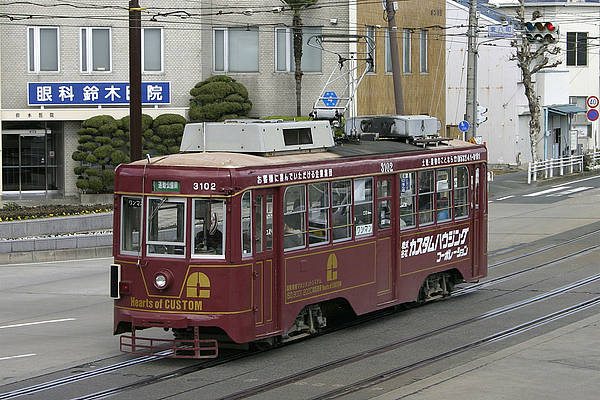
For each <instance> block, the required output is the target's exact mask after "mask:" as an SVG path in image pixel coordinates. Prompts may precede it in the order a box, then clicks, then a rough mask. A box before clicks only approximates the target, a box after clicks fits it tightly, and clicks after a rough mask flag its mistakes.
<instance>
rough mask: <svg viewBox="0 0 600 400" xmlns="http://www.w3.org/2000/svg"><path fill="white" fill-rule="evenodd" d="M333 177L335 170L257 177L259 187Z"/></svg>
mask: <svg viewBox="0 0 600 400" xmlns="http://www.w3.org/2000/svg"><path fill="white" fill-rule="evenodd" d="M332 176H333V169H331V168H323V169H313V170H308V171H300V172H286V173H281V174H264V175H259V176H257V177H256V183H257V184H258V185H267V184H269V183H281V182H294V181H304V180H308V179H321V178H331V177H332Z"/></svg>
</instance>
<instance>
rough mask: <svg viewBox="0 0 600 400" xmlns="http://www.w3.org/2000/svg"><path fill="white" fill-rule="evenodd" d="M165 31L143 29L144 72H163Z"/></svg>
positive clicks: (160, 29)
mask: <svg viewBox="0 0 600 400" xmlns="http://www.w3.org/2000/svg"><path fill="white" fill-rule="evenodd" d="M162 43H163V30H162V28H144V29H142V71H143V72H163V44H162Z"/></svg>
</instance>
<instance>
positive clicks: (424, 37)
mask: <svg viewBox="0 0 600 400" xmlns="http://www.w3.org/2000/svg"><path fill="white" fill-rule="evenodd" d="M428 39H429V38H428V32H427V31H424V30H422V31H421V40H420V43H421V46H420V62H421V68H420V71H421V72H427V71H428V66H427V63H428V60H427V44H428V41H429V40H428Z"/></svg>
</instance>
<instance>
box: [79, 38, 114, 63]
mask: <svg viewBox="0 0 600 400" xmlns="http://www.w3.org/2000/svg"><path fill="white" fill-rule="evenodd" d="M110 33H111V32H110V28H81V30H80V39H81V41H80V44H81V46H80V57H81V72H110V71H111V34H110Z"/></svg>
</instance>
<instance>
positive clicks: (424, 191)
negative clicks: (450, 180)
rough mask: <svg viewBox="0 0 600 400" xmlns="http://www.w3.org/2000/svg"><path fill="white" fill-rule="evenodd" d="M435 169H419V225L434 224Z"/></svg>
mask: <svg viewBox="0 0 600 400" xmlns="http://www.w3.org/2000/svg"><path fill="white" fill-rule="evenodd" d="M433 189H434V187H433V170H432V169H428V170H425V171H419V225H421V226H422V225H430V224H433V194H434V190H433Z"/></svg>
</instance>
